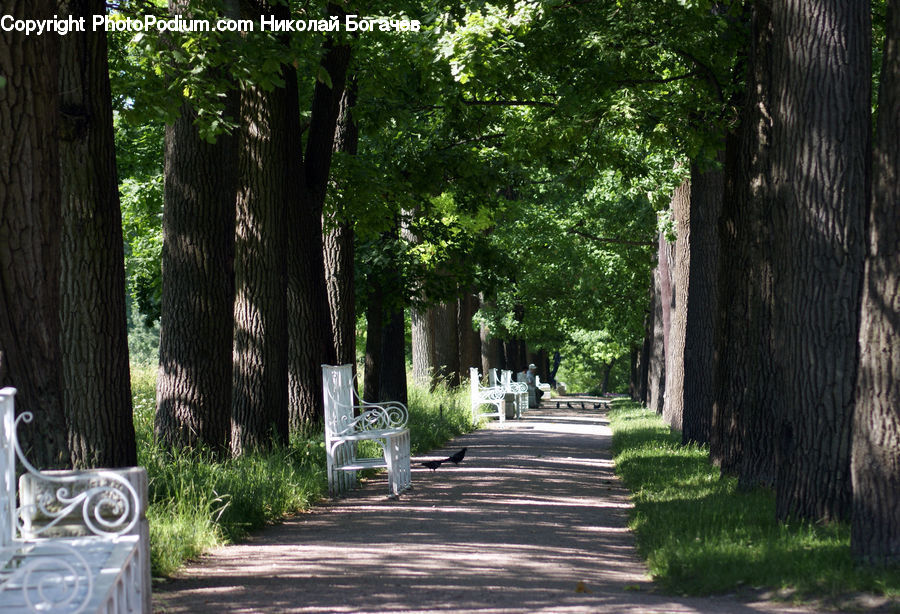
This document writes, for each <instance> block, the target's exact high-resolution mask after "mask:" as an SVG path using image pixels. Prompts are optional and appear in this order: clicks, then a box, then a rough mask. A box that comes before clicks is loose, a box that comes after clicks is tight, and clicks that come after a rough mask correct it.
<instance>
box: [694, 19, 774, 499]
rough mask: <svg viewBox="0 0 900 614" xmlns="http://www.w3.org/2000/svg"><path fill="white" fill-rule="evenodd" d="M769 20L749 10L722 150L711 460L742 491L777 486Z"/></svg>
mask: <svg viewBox="0 0 900 614" xmlns="http://www.w3.org/2000/svg"><path fill="white" fill-rule="evenodd" d="M771 38H772V31H771V14H770V9H769V6H768V3H765V2H759V3H754V5H753V7H752V14H751V39H750V49H749V52H748V55H747V57H748V79H747V86H746V93H745V99H744V104H743V108H742V112H741V123H740V128H739V130H738V133H737V134H736V135H734V136H733V137H732V138H730V139H729V140H728V143H727V144H726V153H727V158H726V170H727V171H728V172H727V174H726V185H725V189H726V196H725V198H724V199H723V204H722V215H721V217H720V225H719V231H720V244H721V248H722V252H721V257H720V269H719V297H720V302H719V309H718V311H719V317H718V324H717V326H718V332H717V335H716V339H717V342H716V356H717V361H716V365H715V372H716V375H715V382H714V394H715V400H714V403H713V427H712V431H711V438H710V439H711V440H710V454H711V456H712V458H713V460H714V462H715V463H716V464H718V465H719V466H720V467H721V469H722V471H724V472H726V473H731V474H736V475H738V476H739V484H740V486H741V487H742V488H747V489H749V488H752V487H754V486H757V485H764V486H770V487H771V486H774V483H775V422H776V416H775V413H774V406H775V398H774V395H775V389H774V388H775V379H774V378H775V376H774V372H773V370H774V366H773V351H774V350H773V343H774V339H773V328H772V318H773V315H772V313H773V309H774V295H773V291H772V270H771V254H772V228H771V223H770V219H771V198H770V197H769V192H768V189H769V188H768V173H769V149H770V146H771V129H772V126H771V124H772V120H771V113H770V108H771V101H770V89H771V57H770V53H771Z"/></svg>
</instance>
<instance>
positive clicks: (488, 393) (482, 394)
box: [478, 386, 506, 401]
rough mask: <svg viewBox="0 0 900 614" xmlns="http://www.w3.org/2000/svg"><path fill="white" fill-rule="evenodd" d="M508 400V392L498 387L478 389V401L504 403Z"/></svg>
mask: <svg viewBox="0 0 900 614" xmlns="http://www.w3.org/2000/svg"><path fill="white" fill-rule="evenodd" d="M505 398H506V391H505V390H504V389H503V388H500V387H498V386H494V387H489V388H482V387H480V386H479V388H478V399H479V400H482V401H502V400H504V399H505Z"/></svg>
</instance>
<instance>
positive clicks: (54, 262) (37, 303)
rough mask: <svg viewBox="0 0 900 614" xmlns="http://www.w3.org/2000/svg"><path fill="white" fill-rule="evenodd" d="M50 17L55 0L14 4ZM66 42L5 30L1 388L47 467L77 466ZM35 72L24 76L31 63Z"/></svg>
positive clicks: (1, 45)
mask: <svg viewBox="0 0 900 614" xmlns="http://www.w3.org/2000/svg"><path fill="white" fill-rule="evenodd" d="M3 11H4V13H5V14H8V15H12V16H13V18H14V19H50V18H52V17H53V15H54V13H55V12H56V3H55V2H50V1H49V0H27V1H26V0H15V1H12V2H7V3H5V5H4V9H3ZM58 45H59V37H58V36H55V35H50V36H25V35H24V34H23V33H19V32H4V31H0V75H3V76H4V78H5V79H6V84H5V86H3V87H2V88H0V125H2V126H3V129H2V130H0V165H2V166H0V385H3V386H15V387H16V388H17V389H18V394H17V398H16V408H17V409H18V410H19V413H21V412H24V411H30V412H32V414H33V415H34V422H32V423H31V424H30V425H28V428H23V429H21V430H20V432H19V437H20V442H21V443H22V444H23V450H24V452H25V454H26V456H28V458H29V460H31V462H32V463H34V464H35V465H37V466H39V467H63V466H66V465H68V464H69V459H70V455H69V446H68V439H67V434H66V416H65V412H64V411H63V405H62V403H63V390H62V387H63V380H62V352H61V348H60V317H59V313H60V312H59V307H60V297H59V292H60V226H61V223H62V217H61V210H60V181H59V166H60V164H59V150H58V145H57V134H58V133H57V127H58V125H59V104H58V103H59V85H58V74H59V73H58V69H59V46H58ZM26 66H27V67H28V70H23V67H26Z"/></svg>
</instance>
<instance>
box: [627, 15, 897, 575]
mask: <svg viewBox="0 0 900 614" xmlns="http://www.w3.org/2000/svg"><path fill="white" fill-rule="evenodd" d="M747 11H748V18H749V21H750V23H751V35H750V38H749V40H748V44H747V48H746V50H745V51H744V52H743V62H744V63H745V64H746V74H747V78H746V84H745V86H744V88H743V90H742V92H740V99H739V100H740V105H739V108H740V109H741V112H740V116H739V121H738V122H736V123H735V124H734V126H733V128H732V129H731V130H729V131H728V132H727V133H726V135H725V139H724V142H723V144H722V148H721V150H720V159H721V164H720V165H719V166H717V167H713V168H710V167H708V166H703V165H702V164H698V163H694V164H692V165H691V167H690V177H689V179H687V180H686V181H685V182H684V183H683V184H682V185H681V186H680V187H679V188H678V189H677V190H675V192H674V195H673V197H672V199H671V214H672V217H673V218H674V220H675V223H676V228H677V240H676V241H674V243H670V242H667V241H666V240H665V238H664V237H661V239H660V243H659V250H658V265H657V267H656V269H655V271H654V274H653V292H652V301H651V308H650V313H649V316H648V319H647V334H646V340H645V343H644V346H643V349H642V351H641V352H640V353H638V354H637V356H636V357H637V360H636V368H635V370H634V371H633V374H634V390H633V392H634V395H635V396H636V397H637V398H640V399H642V400H644V401H645V402H646V403H647V405H648V406H649V407H651V408H653V409H655V410H656V411H657V412H659V413H660V414H662V416H663V417H664V418H665V419H666V421H667V422H668V423H669V424H670V425H672V426H673V427H674V428H676V429H678V430H680V431H681V432H682V435H683V439H684V442H685V443H689V442H697V443H702V444H709V447H710V453H711V456H712V458H713V459H714V461H715V462H716V463H717V464H718V465H719V466H720V467H721V468H722V471H723V472H724V473H728V474H733V475H737V476H739V478H740V484H741V486H742V487H745V488H751V487H754V486H757V485H764V486H768V487H772V488H774V489H775V492H776V494H777V505H776V513H777V516H778V517H779V519H783V520H786V519H789V518H805V519H810V520H814V521H832V520H849V519H851V518H852V547H853V550H854V552H855V553H856V554H857V555H859V556H860V557H862V558H864V559H867V560H871V561H875V562H880V563H885V562H891V561H894V562H896V561H897V560H900V511H898V510H900V500H898V496H900V481H898V480H900V445H898V442H900V396H898V394H897V393H898V387H897V382H898V381H900V370H898V365H900V362H898V355H897V351H898V345H897V335H898V333H900V320H898V314H900V294H898V287H900V286H898V282H900V277H898V275H900V241H898V239H900V234H898V232H900V209H898V203H900V156H898V152H897V147H896V144H897V143H898V142H900V130H898V128H900V115H898V109H900V49H898V45H900V4H898V3H897V2H888V3H887V12H886V20H885V21H884V23H883V24H882V23H880V20H878V21H876V30H875V31H876V32H878V31H879V30H880V28H881V27H882V26H883V27H884V28H885V31H884V35H885V39H884V47H883V57H882V64H881V77H880V81H876V83H878V85H879V89H878V103H877V121H876V122H875V129H874V147H873V146H872V136H871V134H872V126H873V122H872V119H871V118H872V97H871V95H870V93H871V91H872V78H871V77H870V75H871V74H872V69H871V50H872V32H873V26H872V22H871V15H870V6H869V4H868V3H839V2H834V3H821V2H819V3H817V2H771V3H768V2H756V3H752V5H749V6H748V7H747ZM876 17H877V18H880V17H881V15H880V13H879V12H876ZM825 32H827V35H825ZM878 51H881V50H880V49H878Z"/></svg>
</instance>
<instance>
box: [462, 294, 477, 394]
mask: <svg viewBox="0 0 900 614" xmlns="http://www.w3.org/2000/svg"><path fill="white" fill-rule="evenodd" d="M476 311H478V295H477V294H474V293H473V292H466V291H463V292H461V293H460V297H459V306H458V315H459V322H458V323H457V330H458V331H459V375H458V380H459V381H460V382H465V381H466V378H468V376H469V367H478V366H481V336H480V334H479V331H478V330H476V329H475V328H474V326H473V324H474V323H473V321H472V318H473V317H474V316H475V312H476Z"/></svg>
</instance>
